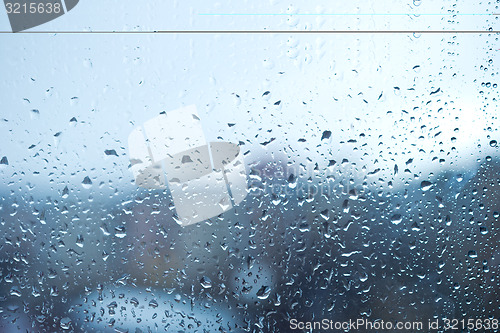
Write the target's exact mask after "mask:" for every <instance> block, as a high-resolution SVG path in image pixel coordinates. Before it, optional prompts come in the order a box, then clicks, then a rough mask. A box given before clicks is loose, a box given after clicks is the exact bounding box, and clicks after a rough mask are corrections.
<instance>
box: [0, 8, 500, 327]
mask: <svg viewBox="0 0 500 333" xmlns="http://www.w3.org/2000/svg"><path fill="white" fill-rule="evenodd" d="M141 6H142V7H141ZM498 11H499V9H498V2H479V1H469V2H467V3H463V2H457V1H433V2H431V1H425V0H422V1H420V0H419V1H417V0H415V1H409V2H400V1H384V2H383V3H380V2H376V1H368V2H366V1H363V2H361V1H351V2H349V3H347V4H346V3H344V2H340V1H333V2H332V1H319V0H318V1H315V3H314V4H311V3H309V2H305V1H304V2H301V1H295V3H294V4H291V3H290V2H285V1H280V0H272V1H262V2H257V3H256V2H255V1H239V2H236V1H229V0H226V1H219V2H217V3H206V2H201V1H187V2H186V1H184V2H177V1H169V2H165V1H159V0H155V1H153V0H151V1H147V2H144V4H142V3H141V4H139V5H138V4H137V3H136V2H124V1H106V2H105V3H103V2H102V1H97V0H88V1H81V2H80V3H79V4H78V6H77V7H75V9H73V10H72V11H71V12H69V13H68V14H66V15H64V16H62V17H60V18H58V19H56V20H54V21H51V22H49V23H47V24H44V25H43V26H39V27H37V28H34V29H32V30H33V31H99V30H116V31H131V30H134V31H148V30H183V29H186V30H204V29H227V30H246V29H249V30H293V31H312V30H332V29H340V30H342V29H352V30H482V31H488V30H495V28H496V26H497V24H498V22H497V20H498V16H494V15H486V14H492V13H495V12H498ZM109 13H113V14H112V15H109ZM339 13H341V14H348V15H336V14H339ZM387 13H392V14H394V15H380V14H387ZM207 14H233V15H207ZM234 14H238V15H234ZM240 14H245V15H240ZM249 14H250V15H249ZM253 14H266V15H253ZM270 14H273V15H270ZM274 14H280V15H274ZM334 14H335V15H334ZM353 14H356V15H353ZM396 14H397V15H396ZM473 14H474V15H473ZM9 29H10V27H9V23H8V19H7V14H5V13H3V12H2V13H1V14H0V30H2V31H8V30H9ZM30 31H31V30H30ZM0 39H1V42H0V50H1V52H0V59H1V61H2V64H3V66H2V68H1V69H0V71H1V72H0V100H1V101H2V107H1V110H0V133H1V138H2V141H1V142H2V144H0V182H1V184H2V186H1V187H0V194H1V196H0V203H1V204H0V232H1V235H2V236H1V238H0V331H1V332H16V331H22V332H63V331H67V332H288V331H290V326H289V320H290V319H292V318H296V319H298V320H301V321H310V320H321V319H324V318H327V319H330V320H335V321H343V320H349V319H353V320H355V319H358V318H366V319H368V320H371V321H377V320H379V321H380V320H384V321H413V320H421V321H424V322H427V321H428V320H429V319H437V318H439V319H443V318H457V319H466V320H467V319H487V318H489V319H493V318H497V319H498V318H499V317H500V303H499V301H498V292H499V290H500V283H499V280H498V274H499V265H500V247H499V240H500V238H499V234H498V230H499V227H500V221H499V218H500V213H499V212H500V191H499V187H500V152H499V143H498V141H499V140H500V136H499V132H498V127H499V124H500V120H499V118H498V111H497V109H498V99H499V94H498V86H497V83H498V82H497V81H498V80H497V77H498V67H497V62H498V61H499V60H500V59H499V56H498V49H499V44H498V34H497V33H481V34H479V33H456V34H450V33H441V34H437V33H433V34H426V33H422V34H420V33H392V34H391V33H383V34H381V33H372V34H355V33H345V34H318V33H309V34H294V33H293V32H290V33H287V34H255V33H248V34H220V33H219V34H217V33H213V34H196V33H192V34H112V33H104V34H90V33H86V34H78V33H75V34H58V33H42V34H1V35H0ZM191 104H195V105H196V106H197V108H198V113H199V115H200V118H201V121H202V123H203V127H204V129H205V134H206V136H207V140H208V141H228V142H233V143H237V144H239V145H240V149H241V152H242V154H243V156H244V160H245V167H246V170H247V174H248V187H249V194H248V196H247V197H246V199H245V200H244V201H243V202H242V203H241V204H240V205H238V206H237V207H235V208H234V209H233V210H231V211H229V212H226V213H224V214H222V215H220V216H217V217H214V218H212V219H210V220H207V221H204V222H202V223H198V224H195V225H191V226H188V227H184V228H183V227H180V226H179V225H178V224H177V222H176V215H175V214H176V213H175V207H174V205H173V201H172V198H171V196H170V193H169V191H168V189H167V190H145V189H141V188H138V187H136V185H135V182H134V179H133V174H132V172H131V170H130V161H129V156H128V147H127V138H128V135H129V134H130V132H131V131H132V130H133V129H134V128H135V127H136V126H139V125H141V124H143V123H144V122H145V121H147V120H149V119H151V118H154V117H155V116H157V115H158V114H160V112H163V111H169V110H173V109H177V108H179V107H181V106H186V105H191Z"/></svg>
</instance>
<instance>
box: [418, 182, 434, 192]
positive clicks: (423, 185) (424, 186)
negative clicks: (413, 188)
mask: <svg viewBox="0 0 500 333" xmlns="http://www.w3.org/2000/svg"><path fill="white" fill-rule="evenodd" d="M431 187H432V183H431V182H430V181H428V180H424V181H423V182H422V183H420V188H421V189H422V191H424V192H425V191H428V190H430V189H431Z"/></svg>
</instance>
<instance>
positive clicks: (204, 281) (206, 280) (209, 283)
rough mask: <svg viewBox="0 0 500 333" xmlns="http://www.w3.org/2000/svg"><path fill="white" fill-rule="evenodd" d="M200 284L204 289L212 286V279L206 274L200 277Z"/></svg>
mask: <svg viewBox="0 0 500 333" xmlns="http://www.w3.org/2000/svg"><path fill="white" fill-rule="evenodd" d="M200 284H201V286H202V287H203V288H205V289H208V288H212V281H211V280H210V279H209V278H208V277H206V276H204V277H202V278H201V280H200Z"/></svg>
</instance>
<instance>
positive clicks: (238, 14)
mask: <svg viewBox="0 0 500 333" xmlns="http://www.w3.org/2000/svg"><path fill="white" fill-rule="evenodd" d="M198 15H200V16H494V15H499V14H492V13H463V14H462V13H199V14H198Z"/></svg>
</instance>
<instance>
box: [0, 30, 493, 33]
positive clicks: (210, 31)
mask: <svg viewBox="0 0 500 333" xmlns="http://www.w3.org/2000/svg"><path fill="white" fill-rule="evenodd" d="M497 33H500V30H491V31H490V30H149V31H111V30H110V31H20V32H16V33H15V34H497ZM0 34H14V33H13V32H11V31H0Z"/></svg>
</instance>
